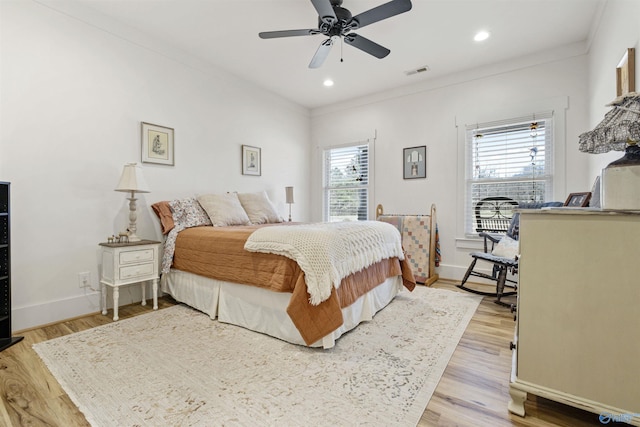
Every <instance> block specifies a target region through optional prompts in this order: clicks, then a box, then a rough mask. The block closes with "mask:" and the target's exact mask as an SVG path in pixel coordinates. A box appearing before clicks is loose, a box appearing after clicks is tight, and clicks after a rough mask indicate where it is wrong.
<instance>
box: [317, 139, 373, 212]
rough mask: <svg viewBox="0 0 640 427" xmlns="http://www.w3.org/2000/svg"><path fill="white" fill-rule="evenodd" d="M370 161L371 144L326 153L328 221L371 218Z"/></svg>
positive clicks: (325, 198) (337, 148)
mask: <svg viewBox="0 0 640 427" xmlns="http://www.w3.org/2000/svg"><path fill="white" fill-rule="evenodd" d="M370 158H371V156H370V144H369V143H364V144H362V143H359V144H357V145H349V146H342V147H333V148H329V149H326V150H325V151H324V214H323V218H324V220H325V221H329V222H333V221H344V220H358V221H364V220H367V219H368V218H369V196H370V192H371V189H370V179H369V176H370V175H369V174H370V172H371V168H370V163H369V160H370Z"/></svg>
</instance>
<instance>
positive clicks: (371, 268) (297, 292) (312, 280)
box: [152, 192, 416, 348]
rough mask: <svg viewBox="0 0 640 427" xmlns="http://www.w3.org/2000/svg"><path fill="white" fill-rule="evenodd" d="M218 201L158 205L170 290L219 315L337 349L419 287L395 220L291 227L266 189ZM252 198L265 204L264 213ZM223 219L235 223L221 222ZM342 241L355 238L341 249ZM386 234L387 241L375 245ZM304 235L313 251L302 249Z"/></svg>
mask: <svg viewBox="0 0 640 427" xmlns="http://www.w3.org/2000/svg"><path fill="white" fill-rule="evenodd" d="M209 196H211V195H208V196H206V197H202V196H201V197H199V198H198V199H196V198H187V199H181V200H174V201H171V202H158V203H156V204H154V205H153V206H152V207H153V210H154V212H155V213H156V214H157V215H158V218H159V219H160V223H161V229H162V232H163V234H166V239H165V248H164V255H163V266H162V271H163V273H162V276H161V289H162V291H163V292H165V293H168V294H170V295H171V296H172V297H173V298H175V299H176V300H177V301H179V302H183V303H185V304H187V305H189V306H191V307H193V308H195V309H197V310H200V311H202V312H204V313H206V314H208V315H209V316H210V317H211V318H212V319H213V318H217V319H218V320H219V321H221V322H225V323H230V324H234V325H238V326H242V327H244V328H247V329H250V330H254V331H257V332H261V333H264V334H268V335H271V336H273V337H276V338H279V339H282V340H284V341H287V342H289V343H293V344H299V345H305V346H310V347H323V348H331V347H333V346H334V345H335V342H336V340H337V339H338V338H339V337H340V336H342V335H343V334H344V333H345V332H347V331H349V330H351V329H353V328H355V327H356V326H357V325H358V324H359V323H361V322H363V321H366V320H371V319H372V318H373V316H374V315H375V313H376V312H377V311H379V310H381V309H382V308H384V307H385V306H386V305H388V304H389V303H390V302H391V301H392V300H393V299H394V298H395V296H396V295H397V294H398V293H399V292H401V291H402V290H403V289H407V290H413V288H414V287H415V283H416V282H415V278H414V276H413V273H412V271H411V268H410V267H409V264H408V261H407V258H406V257H405V256H404V254H403V252H402V246H401V244H400V243H399V242H400V235H399V233H398V232H397V230H396V229H395V228H394V227H393V226H391V225H389V224H386V223H383V222H378V221H369V222H366V223H362V222H352V223H350V224H348V223H339V224H334V225H330V224H297V223H283V222H281V221H282V218H280V217H279V216H278V215H277V214H275V210H273V209H272V206H270V202H269V201H268V197H267V196H266V193H264V192H261V193H250V194H235V193H228V194H226V195H222V196H220V195H215V197H214V199H216V203H213V205H212V204H211V203H209V202H210V201H211V199H207V197H209ZM220 198H223V199H225V203H219V199H220ZM236 198H237V199H238V203H236V202H235V199H236ZM252 198H253V199H256V200H257V199H259V200H260V203H259V204H258V205H260V206H262V207H261V209H258V212H256V209H255V205H252V203H250V201H251V199H252ZM242 201H244V203H242ZM226 202H230V203H231V204H232V205H233V206H230V205H228V204H227V203H226ZM265 206H266V208H265ZM239 207H240V208H242V210H243V211H244V213H246V218H245V217H244V216H243V215H242V212H240V210H239ZM265 210H266V211H268V212H267V214H265V213H264V211H265ZM220 214H221V215H222V216H223V217H227V218H226V219H225V220H222V221H221V220H220ZM229 216H232V217H233V216H237V218H234V219H232V220H229V218H228V217H229ZM238 218H240V219H238ZM326 227H330V229H329V230H327V229H326ZM336 227H337V229H335V228H336ZM301 233H302V234H301ZM327 235H331V236H334V237H332V238H331V239H329V238H325V236H327ZM335 235H339V236H341V237H340V238H341V239H346V240H344V241H342V240H341V241H340V244H339V245H337V246H335V247H333V246H332V245H336V244H335V243H334V239H335ZM380 235H383V240H375V239H379V236H380ZM346 236H349V238H348V239H347V237H346ZM396 238H397V240H398V241H397V242H396ZM296 239H297V240H301V241H302V242H306V246H307V247H309V248H310V249H309V248H307V249H304V248H300V247H296V246H295V245H292V240H296ZM314 239H315V240H314ZM372 239H373V240H372ZM325 240H327V241H329V242H330V243H329V246H332V249H331V251H329V253H331V252H336V253H337V256H333V258H329V257H326V259H325V258H323V257H320V260H321V261H322V262H319V261H317V258H313V255H312V254H311V253H310V252H315V251H316V248H319V247H322V246H323V244H324V243H321V242H323V241H325ZM374 240H375V241H376V242H377V243H375V244H372V243H371V242H372V241H374ZM310 242H311V243H312V244H311V243H310ZM316 242H317V244H316ZM265 245H266V247H267V249H265ZM358 245H359V246H358ZM303 246H304V245H303ZM360 247H362V248H360ZM398 247H399V249H398ZM336 248H337V249H336ZM340 248H342V249H340ZM345 248H346V251H347V252H349V253H351V252H353V253H354V254H355V255H354V258H358V260H357V261H354V262H356V264H353V263H352V261H349V262H347V260H348V259H349V258H351V257H349V256H345V255H344V253H346V252H344V251H345ZM340 250H342V251H343V252H344V253H341V252H340ZM305 251H307V252H305ZM372 253H373V254H374V255H371V254H372ZM356 255H358V256H356ZM365 255H366V256H365ZM360 258H362V259H360ZM309 260H312V262H310V261H309ZM324 263H329V264H330V265H331V267H330V268H329V270H330V273H327V274H325V273H326V270H324V269H322V268H321V267H318V266H317V265H320V264H324ZM357 263H364V264H365V265H366V267H365V268H358V265H359V264H357ZM327 282H329V283H330V285H329V286H327ZM336 283H339V286H335V284H336Z"/></svg>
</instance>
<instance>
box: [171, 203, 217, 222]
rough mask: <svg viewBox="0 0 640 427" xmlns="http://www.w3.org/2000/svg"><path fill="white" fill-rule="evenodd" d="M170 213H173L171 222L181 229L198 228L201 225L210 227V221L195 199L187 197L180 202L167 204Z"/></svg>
mask: <svg viewBox="0 0 640 427" xmlns="http://www.w3.org/2000/svg"><path fill="white" fill-rule="evenodd" d="M169 206H170V207H171V211H172V212H173V222H174V223H175V224H176V226H178V225H180V226H182V227H181V228H183V229H184V228H189V227H199V226H201V225H211V220H210V219H209V216H208V215H207V213H206V212H205V211H204V209H202V206H200V203H198V200H196V198H195V197H188V198H186V199H181V200H172V201H170V202H169Z"/></svg>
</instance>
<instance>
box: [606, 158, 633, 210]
mask: <svg viewBox="0 0 640 427" xmlns="http://www.w3.org/2000/svg"><path fill="white" fill-rule="evenodd" d="M614 163H615V162H614ZM601 192H602V198H601V204H602V209H613V210H629V211H640V164H628V163H627V164H624V165H623V166H612V165H609V166H607V167H606V168H604V169H602V187H601Z"/></svg>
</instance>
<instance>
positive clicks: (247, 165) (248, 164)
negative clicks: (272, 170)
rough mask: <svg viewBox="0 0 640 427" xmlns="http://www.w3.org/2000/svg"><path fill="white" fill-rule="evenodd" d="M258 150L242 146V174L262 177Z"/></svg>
mask: <svg viewBox="0 0 640 427" xmlns="http://www.w3.org/2000/svg"><path fill="white" fill-rule="evenodd" d="M260 151H261V150H260V148H258V147H252V146H250V145H243V146H242V174H243V175H257V176H260V175H262V165H261V163H262V160H261V158H260V156H261V153H260Z"/></svg>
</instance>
